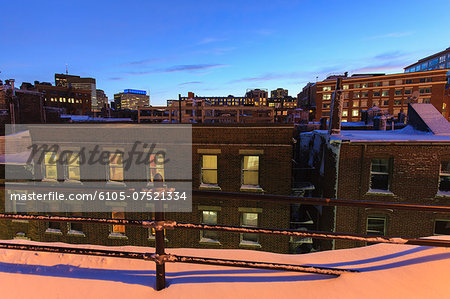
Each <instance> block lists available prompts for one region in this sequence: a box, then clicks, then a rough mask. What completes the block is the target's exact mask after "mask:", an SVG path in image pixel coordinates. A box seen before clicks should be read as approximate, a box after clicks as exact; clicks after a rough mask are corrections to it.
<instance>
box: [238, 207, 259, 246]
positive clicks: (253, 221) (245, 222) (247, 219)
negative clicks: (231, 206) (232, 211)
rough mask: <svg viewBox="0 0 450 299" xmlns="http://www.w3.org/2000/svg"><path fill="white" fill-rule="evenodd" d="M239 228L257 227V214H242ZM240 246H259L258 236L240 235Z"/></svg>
mask: <svg viewBox="0 0 450 299" xmlns="http://www.w3.org/2000/svg"><path fill="white" fill-rule="evenodd" d="M241 215H242V216H241V226H243V227H258V213H242V214H241ZM241 244H259V243H258V234H252V233H242V234H241Z"/></svg>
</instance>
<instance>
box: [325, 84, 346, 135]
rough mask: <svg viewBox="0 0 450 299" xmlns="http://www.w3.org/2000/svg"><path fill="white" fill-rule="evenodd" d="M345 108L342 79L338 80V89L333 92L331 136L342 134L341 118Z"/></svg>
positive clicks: (329, 131) (329, 129)
mask: <svg viewBox="0 0 450 299" xmlns="http://www.w3.org/2000/svg"><path fill="white" fill-rule="evenodd" d="M343 106H344V96H343V93H342V78H337V79H336V88H335V90H334V92H333V96H332V100H331V114H330V127H329V128H328V134H329V135H339V134H341V118H342V108H343Z"/></svg>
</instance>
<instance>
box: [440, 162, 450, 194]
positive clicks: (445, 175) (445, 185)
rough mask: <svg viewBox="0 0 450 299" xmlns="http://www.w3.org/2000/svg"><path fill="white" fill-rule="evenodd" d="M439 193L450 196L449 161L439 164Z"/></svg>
mask: <svg viewBox="0 0 450 299" xmlns="http://www.w3.org/2000/svg"><path fill="white" fill-rule="evenodd" d="M439 192H444V193H447V194H449V195H450V160H448V161H442V162H441V168H440V171H439Z"/></svg>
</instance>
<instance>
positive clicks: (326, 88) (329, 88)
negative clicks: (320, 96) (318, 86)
mask: <svg viewBox="0 0 450 299" xmlns="http://www.w3.org/2000/svg"><path fill="white" fill-rule="evenodd" d="M322 90H323V91H330V90H331V86H324V87H323V88H322Z"/></svg>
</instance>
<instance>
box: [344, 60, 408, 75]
mask: <svg viewBox="0 0 450 299" xmlns="http://www.w3.org/2000/svg"><path fill="white" fill-rule="evenodd" d="M404 66H405V64H404V63H399V62H397V61H393V62H388V63H384V64H378V65H377V64H373V65H368V66H365V67H362V68H357V69H354V70H352V71H351V72H352V73H371V72H387V71H392V70H401V69H402V68H403V67H404Z"/></svg>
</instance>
